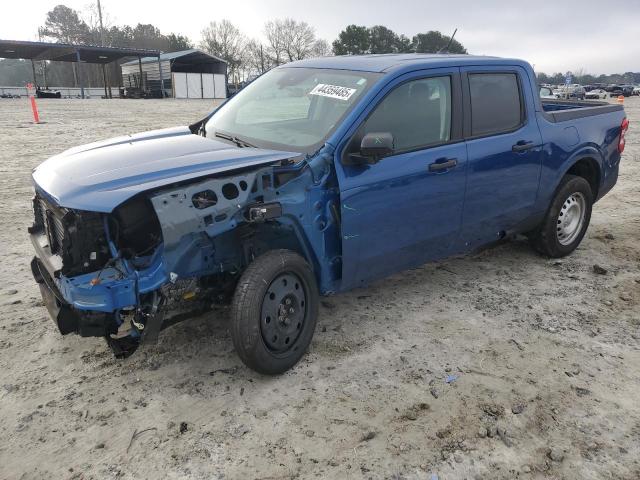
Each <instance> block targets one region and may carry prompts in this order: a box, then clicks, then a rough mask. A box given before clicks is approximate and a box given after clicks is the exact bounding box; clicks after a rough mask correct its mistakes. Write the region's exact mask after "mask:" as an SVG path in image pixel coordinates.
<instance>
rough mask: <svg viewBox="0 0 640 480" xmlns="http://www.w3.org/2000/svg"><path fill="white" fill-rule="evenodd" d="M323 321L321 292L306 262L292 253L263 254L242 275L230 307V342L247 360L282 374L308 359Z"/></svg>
mask: <svg viewBox="0 0 640 480" xmlns="http://www.w3.org/2000/svg"><path fill="white" fill-rule="evenodd" d="M317 317H318V288H317V286H316V280H315V277H314V275H313V272H312V271H311V268H310V267H309V264H308V263H307V262H306V260H305V259H304V258H302V257H301V256H300V255H298V254H297V253H295V252H292V251H290V250H274V251H271V252H267V253H265V254H264V255H261V256H260V257H258V258H257V259H256V260H254V261H253V263H251V264H250V265H249V266H248V267H247V269H246V270H245V272H244V273H243V274H242V277H241V278H240V281H239V282H238V285H237V287H236V291H235V294H234V297H233V302H232V307H231V318H232V327H231V337H232V339H233V345H234V347H235V349H236V351H237V352H238V355H239V356H240V358H241V359H242V361H243V362H244V363H245V365H247V366H248V367H249V368H251V369H253V370H255V371H257V372H259V373H264V374H269V375H274V374H278V373H283V372H285V371H287V370H288V369H290V368H291V367H293V366H294V365H295V364H296V363H297V362H298V361H299V360H300V359H301V358H302V356H303V355H304V353H305V352H306V350H307V348H308V347H309V344H310V343H311V338H312V337H313V332H314V330H315V326H316V319H317Z"/></svg>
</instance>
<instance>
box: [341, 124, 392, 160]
mask: <svg viewBox="0 0 640 480" xmlns="http://www.w3.org/2000/svg"><path fill="white" fill-rule="evenodd" d="M392 153H393V135H392V134H391V133H389V132H372V133H367V134H366V135H365V136H364V137H362V141H361V142H360V151H359V152H356V153H352V154H350V155H349V159H350V160H351V162H352V163H354V164H357V165H359V164H366V163H369V164H371V163H377V162H378V161H380V159H381V158H383V157H386V156H387V155H391V154H392Z"/></svg>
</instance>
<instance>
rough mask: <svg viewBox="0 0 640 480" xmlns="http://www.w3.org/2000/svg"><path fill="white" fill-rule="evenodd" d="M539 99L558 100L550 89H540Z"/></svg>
mask: <svg viewBox="0 0 640 480" xmlns="http://www.w3.org/2000/svg"><path fill="white" fill-rule="evenodd" d="M539 93H540V98H543V99H547V100H550V99H554V98H558V97H557V96H556V95H555V94H554V93H553V90H552V89H551V88H550V87H540V91H539Z"/></svg>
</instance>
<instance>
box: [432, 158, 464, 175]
mask: <svg viewBox="0 0 640 480" xmlns="http://www.w3.org/2000/svg"><path fill="white" fill-rule="evenodd" d="M456 165H458V159H457V158H439V159H438V160H436V161H435V162H433V163H431V164H429V171H430V172H441V171H442V170H448V169H450V168H453V167H455V166H456Z"/></svg>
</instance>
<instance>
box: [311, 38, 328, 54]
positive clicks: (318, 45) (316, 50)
mask: <svg viewBox="0 0 640 480" xmlns="http://www.w3.org/2000/svg"><path fill="white" fill-rule="evenodd" d="M330 55H331V45H329V42H327V41H326V40H325V39H323V38H319V39H317V40H316V41H315V43H314V44H313V47H312V48H311V56H312V57H328V56H330Z"/></svg>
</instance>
